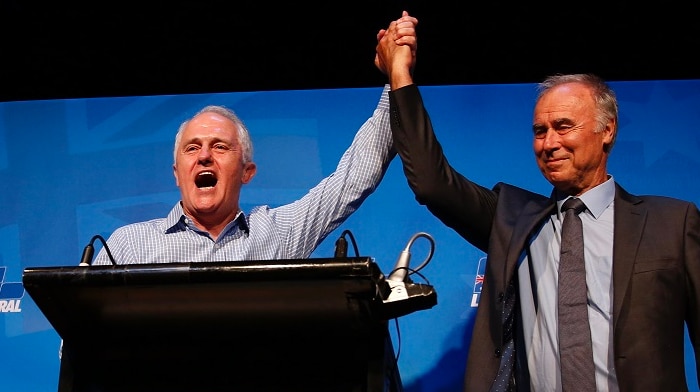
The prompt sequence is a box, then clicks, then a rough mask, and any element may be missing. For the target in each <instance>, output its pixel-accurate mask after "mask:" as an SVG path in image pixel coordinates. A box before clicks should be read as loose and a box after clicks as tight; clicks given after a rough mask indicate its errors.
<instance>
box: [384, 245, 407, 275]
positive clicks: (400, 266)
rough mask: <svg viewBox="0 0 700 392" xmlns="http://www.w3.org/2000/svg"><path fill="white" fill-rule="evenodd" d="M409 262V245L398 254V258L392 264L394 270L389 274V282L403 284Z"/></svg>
mask: <svg viewBox="0 0 700 392" xmlns="http://www.w3.org/2000/svg"><path fill="white" fill-rule="evenodd" d="M410 262H411V245H410V243H409V245H406V248H405V249H404V250H402V251H401V253H399V258H398V260H396V264H394V269H393V270H391V271H392V272H391V274H389V278H388V279H389V280H391V281H393V282H403V281H404V280H405V279H406V275H408V266H409V263H410Z"/></svg>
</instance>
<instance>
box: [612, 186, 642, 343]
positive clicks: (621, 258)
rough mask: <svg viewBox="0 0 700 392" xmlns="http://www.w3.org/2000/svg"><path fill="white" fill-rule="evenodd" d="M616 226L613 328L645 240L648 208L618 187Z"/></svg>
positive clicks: (616, 195) (616, 191) (614, 234)
mask: <svg viewBox="0 0 700 392" xmlns="http://www.w3.org/2000/svg"><path fill="white" fill-rule="evenodd" d="M615 188H616V189H615V218H614V219H615V222H614V224H615V228H614V229H613V237H614V242H613V330H614V329H615V328H616V327H617V320H618V318H619V315H620V309H622V305H623V300H624V298H625V294H626V293H627V290H628V288H629V282H630V279H631V278H632V272H633V269H634V261H635V259H636V258H637V249H639V242H640V241H641V239H642V233H643V231H644V223H645V221H646V217H647V210H646V207H645V206H644V204H643V203H642V200H641V199H639V198H638V197H636V196H633V195H631V194H629V193H628V192H627V191H625V190H624V189H622V187H620V186H619V185H616V187H615ZM621 238H624V239H625V240H624V241H623V240H621Z"/></svg>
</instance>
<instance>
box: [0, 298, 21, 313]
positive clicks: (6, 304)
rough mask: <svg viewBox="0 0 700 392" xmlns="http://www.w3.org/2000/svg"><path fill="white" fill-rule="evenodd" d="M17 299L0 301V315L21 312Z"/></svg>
mask: <svg viewBox="0 0 700 392" xmlns="http://www.w3.org/2000/svg"><path fill="white" fill-rule="evenodd" d="M19 306H20V300H19V299H10V300H4V299H3V300H0V313H16V312H21V311H22V309H20V307H19Z"/></svg>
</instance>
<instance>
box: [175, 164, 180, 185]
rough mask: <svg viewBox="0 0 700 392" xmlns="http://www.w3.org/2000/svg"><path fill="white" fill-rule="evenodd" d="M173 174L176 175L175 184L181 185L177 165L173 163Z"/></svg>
mask: <svg viewBox="0 0 700 392" xmlns="http://www.w3.org/2000/svg"><path fill="white" fill-rule="evenodd" d="M173 176H175V185H176V186H177V187H179V186H180V181H178V180H177V166H175V165H174V164H173Z"/></svg>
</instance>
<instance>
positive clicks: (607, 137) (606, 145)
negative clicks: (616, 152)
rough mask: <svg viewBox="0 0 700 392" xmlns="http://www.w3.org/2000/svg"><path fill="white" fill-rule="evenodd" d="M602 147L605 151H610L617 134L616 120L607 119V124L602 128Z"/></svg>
mask: <svg viewBox="0 0 700 392" xmlns="http://www.w3.org/2000/svg"><path fill="white" fill-rule="evenodd" d="M602 133H603V149H604V150H605V151H610V149H611V148H612V146H613V144H614V143H615V137H616V136H617V122H616V121H615V120H610V121H608V124H607V125H606V126H605V129H603V132H602Z"/></svg>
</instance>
